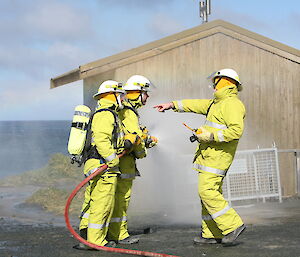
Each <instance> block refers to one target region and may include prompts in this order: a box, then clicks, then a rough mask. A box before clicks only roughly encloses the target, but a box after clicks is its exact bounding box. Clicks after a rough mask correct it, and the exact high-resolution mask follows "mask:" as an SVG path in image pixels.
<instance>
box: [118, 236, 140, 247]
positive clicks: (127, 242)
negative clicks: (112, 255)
mask: <svg viewBox="0 0 300 257" xmlns="http://www.w3.org/2000/svg"><path fill="white" fill-rule="evenodd" d="M139 241H140V239H139V238H138V237H136V236H129V237H126V238H125V239H122V240H119V241H118V244H121V245H131V244H137V243H138V242H139Z"/></svg>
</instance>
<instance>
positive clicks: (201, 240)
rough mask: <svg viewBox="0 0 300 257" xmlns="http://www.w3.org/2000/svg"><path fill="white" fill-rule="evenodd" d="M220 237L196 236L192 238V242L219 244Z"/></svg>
mask: <svg viewBox="0 0 300 257" xmlns="http://www.w3.org/2000/svg"><path fill="white" fill-rule="evenodd" d="M221 241H222V239H221V238H204V237H202V236H197V237H195V238H194V240H193V242H194V244H196V245H197V244H220V243H221Z"/></svg>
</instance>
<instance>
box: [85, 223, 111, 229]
mask: <svg viewBox="0 0 300 257" xmlns="http://www.w3.org/2000/svg"><path fill="white" fill-rule="evenodd" d="M108 226H109V223H106V224H95V223H89V225H88V228H94V229H103V228H105V227H108Z"/></svg>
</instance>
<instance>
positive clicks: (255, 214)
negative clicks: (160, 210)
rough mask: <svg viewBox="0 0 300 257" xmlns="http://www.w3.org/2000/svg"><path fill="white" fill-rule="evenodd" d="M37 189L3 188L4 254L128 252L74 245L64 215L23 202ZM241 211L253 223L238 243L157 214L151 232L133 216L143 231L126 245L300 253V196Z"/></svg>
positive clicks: (211, 254)
mask: <svg viewBox="0 0 300 257" xmlns="http://www.w3.org/2000/svg"><path fill="white" fill-rule="evenodd" d="M35 190H36V188H35V187H29V188H27V189H26V190H24V189H22V190H21V189H20V190H17V189H16V188H9V187H1V188H0V217H1V218H0V256H1V257H2V256H3V257H8V256H10V257H11V256H14V257H44V256H45V257H46V256H49V257H52V256H53V257H59V256H64V257H65V256H70V257H73V256H74V257H75V256H76V257H77V256H79V257H80V256H85V257H86V256H90V257H94V256H104V257H110V256H126V255H124V254H117V253H108V252H103V251H78V250H75V249H73V248H72V246H73V245H75V244H76V243H77V242H76V240H75V239H74V238H73V237H72V236H71V234H70V233H69V231H68V230H67V229H66V227H65V225H64V220H63V217H61V216H55V215H53V214H51V213H46V212H44V211H43V210H42V209H41V208H39V207H37V206H28V205H26V204H24V200H25V199H26V198H27V197H28V195H30V194H31V193H32V192H34V191H35ZM236 210H237V211H238V212H239V213H240V215H241V216H242V217H243V219H244V221H245V223H246V224H247V226H248V227H247V230H246V231H245V232H244V233H243V234H242V235H241V236H240V238H239V239H238V242H237V244H236V245H235V246H232V247H223V246H222V245H219V244H218V245H210V246H195V245H193V244H192V239H193V237H194V236H196V235H197V234H198V233H199V226H198V225H197V224H164V223H163V222H154V220H155V219H154V220H153V219H152V220H151V221H147V226H148V227H151V232H152V233H148V234H143V232H144V229H145V226H143V225H142V223H140V221H139V222H134V221H131V225H130V227H131V231H132V233H133V234H140V243H139V244H136V245H132V246H130V247H127V248H128V249H137V250H143V251H151V252H158V253H165V254H172V255H176V256H182V257H192V256H193V257H194V256H197V257H198V256H199V257H200V256H206V257H215V256H218V257H227V256H228V257H229V256H230V257H241V256H245V257H250V256H255V257H277V256H278V257H299V256H300V245H299V243H300V199H299V198H293V199H287V200H284V201H283V203H278V202H277V201H273V202H267V203H255V204H253V203H248V205H244V206H242V207H236ZM158 219H159V217H158ZM72 224H74V226H76V225H77V220H76V219H72ZM143 224H145V223H143ZM147 232H149V230H148V231H147Z"/></svg>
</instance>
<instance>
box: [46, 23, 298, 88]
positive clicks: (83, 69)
mask: <svg viewBox="0 0 300 257" xmlns="http://www.w3.org/2000/svg"><path fill="white" fill-rule="evenodd" d="M216 27H223V28H225V29H228V30H230V31H233V32H236V33H238V34H241V35H243V36H246V37H248V38H251V39H254V40H257V41H259V42H261V43H263V44H266V45H268V46H271V47H274V48H276V49H279V50H281V51H284V52H287V53H289V54H291V55H294V56H295V57H296V59H297V61H296V62H298V58H297V57H300V50H298V49H296V48H293V47H290V46H287V45H285V44H283V43H280V42H278V41H275V40H272V39H270V38H268V37H265V36H262V35H260V34H257V33H255V32H252V31H250V30H247V29H244V28H242V27H240V26H237V25H234V24H232V23H229V22H227V21H224V20H219V19H218V20H214V21H211V22H208V23H205V24H202V25H199V26H196V27H194V28H191V29H187V30H184V31H182V32H179V33H176V34H173V35H170V36H167V37H164V38H162V39H159V40H156V41H153V42H150V43H147V44H144V45H142V46H139V47H136V48H132V49H130V50H127V51H124V52H121V53H118V54H114V55H111V56H109V57H105V58H102V59H99V60H96V61H94V62H90V63H87V64H84V65H81V66H80V67H79V68H78V69H75V70H72V71H69V72H67V73H64V74H62V75H60V76H58V77H55V78H52V79H51V82H50V88H55V87H58V86H62V85H64V84H68V83H71V82H74V81H77V80H80V79H83V78H86V77H89V76H94V75H96V74H98V73H99V74H100V73H101V70H102V69H101V67H102V66H105V65H107V66H109V65H111V66H112V67H113V65H112V64H113V63H117V62H120V61H122V60H125V59H126V58H129V57H133V56H138V55H141V58H143V57H142V53H144V52H147V51H151V50H155V49H159V47H162V46H164V45H167V44H169V43H172V42H174V41H179V40H181V39H184V38H186V37H190V36H193V35H196V34H199V33H202V32H205V31H209V30H212V34H213V33H215V32H214V31H213V29H214V28H216ZM205 36H207V35H205ZM200 38H201V37H200ZM185 43H186V42H185ZM269 48H270V47H269ZM268 51H270V49H268ZM157 54H159V51H157ZM133 60H134V61H137V60H138V58H133ZM132 62H133V61H132ZM120 63H121V62H120ZM106 68H107V67H106ZM92 70H95V71H94V72H89V71H92ZM98 71H99V72H98ZM97 72H98V73H97ZM84 74H85V75H84ZM89 74H91V75H89Z"/></svg>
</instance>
